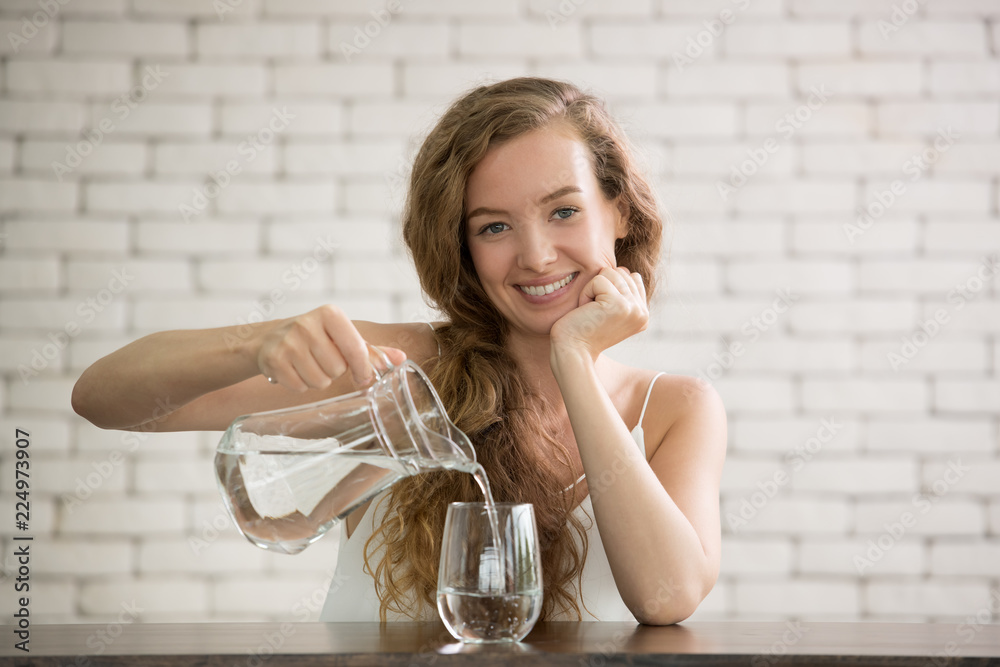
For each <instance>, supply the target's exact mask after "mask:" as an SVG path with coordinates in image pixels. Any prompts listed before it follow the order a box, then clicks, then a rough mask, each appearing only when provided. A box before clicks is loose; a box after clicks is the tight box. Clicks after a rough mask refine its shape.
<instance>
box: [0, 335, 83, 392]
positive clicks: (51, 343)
mask: <svg viewBox="0 0 1000 667" xmlns="http://www.w3.org/2000/svg"><path fill="white" fill-rule="evenodd" d="M66 341H67V336H66V334H65V333H63V334H62V335H61V336H60V335H58V332H57V333H56V334H55V335H54V336H53V338H49V337H48V336H47V335H46V336H42V335H37V336H30V337H29V336H24V335H19V336H15V335H12V334H8V335H6V336H4V337H3V338H0V352H2V355H0V368H2V369H4V370H6V371H9V372H10V373H11V374H12V375H13V374H15V373H16V374H17V376H18V379H20V380H21V381H22V382H30V381H31V380H32V379H33V378H36V377H42V376H44V377H56V376H58V375H60V374H61V373H63V372H64V371H65V370H66V358H67V356H68V354H67V352H66ZM36 373H37V375H36Z"/></svg>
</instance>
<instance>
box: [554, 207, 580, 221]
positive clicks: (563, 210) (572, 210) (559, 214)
mask: <svg viewBox="0 0 1000 667" xmlns="http://www.w3.org/2000/svg"><path fill="white" fill-rule="evenodd" d="M576 212H577V209H575V208H572V207H569V206H567V207H565V208H558V209H556V212H555V215H556V217H557V218H559V219H560V220H569V218H570V216H572V215H573V214H574V213H576ZM563 214H565V215H563Z"/></svg>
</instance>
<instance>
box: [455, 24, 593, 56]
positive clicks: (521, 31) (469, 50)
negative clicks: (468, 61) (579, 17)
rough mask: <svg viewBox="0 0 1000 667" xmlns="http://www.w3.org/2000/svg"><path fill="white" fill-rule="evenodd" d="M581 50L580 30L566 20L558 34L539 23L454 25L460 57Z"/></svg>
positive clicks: (560, 53) (580, 52)
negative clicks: (456, 26) (456, 27)
mask: <svg viewBox="0 0 1000 667" xmlns="http://www.w3.org/2000/svg"><path fill="white" fill-rule="evenodd" d="M583 52H584V34H583V30H582V29H581V27H580V26H579V25H577V24H574V23H570V22H567V23H564V24H562V25H560V26H559V31H558V33H554V32H553V31H552V29H551V28H550V27H549V26H548V25H545V24H539V23H511V22H505V21H504V22H502V21H490V22H489V23H485V22H481V21H468V22H464V23H462V24H460V25H459V26H458V54H459V56H460V57H466V56H473V57H477V58H478V57H483V56H485V57H487V58H496V57H503V56H514V57H525V56H527V57H543V58H551V57H580V56H582V55H583Z"/></svg>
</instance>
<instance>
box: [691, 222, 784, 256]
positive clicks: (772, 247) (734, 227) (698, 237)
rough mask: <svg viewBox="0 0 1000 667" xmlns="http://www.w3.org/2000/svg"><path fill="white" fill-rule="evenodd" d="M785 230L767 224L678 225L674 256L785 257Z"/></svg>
mask: <svg viewBox="0 0 1000 667" xmlns="http://www.w3.org/2000/svg"><path fill="white" fill-rule="evenodd" d="M784 230H785V227H784V225H783V224H782V223H780V222H776V221H775V222H772V221H767V220H761V221H756V220H754V221H751V220H742V219H741V220H732V221H727V222H715V221H711V222H700V221H699V222H686V221H683V220H678V221H677V222H676V223H675V225H674V252H675V253H676V254H677V255H678V256H681V255H683V256H685V257H687V256H702V255H708V256H720V255H721V256H740V255H779V256H780V255H783V254H784V252H785V233H784Z"/></svg>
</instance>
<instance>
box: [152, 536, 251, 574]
mask: <svg viewBox="0 0 1000 667" xmlns="http://www.w3.org/2000/svg"><path fill="white" fill-rule="evenodd" d="M266 560H267V552H265V551H263V550H261V549H251V548H249V545H248V544H247V541H246V540H245V539H243V538H242V537H241V538H240V540H239V541H236V540H228V539H219V540H215V541H213V542H208V541H202V538H201V537H198V536H197V535H195V536H189V537H188V538H187V539H186V540H184V541H183V542H178V541H176V540H162V539H159V540H158V539H150V540H144V541H143V543H142V544H141V545H140V546H139V559H138V563H139V570H138V571H139V572H140V573H143V574H146V573H148V574H153V575H160V574H191V575H196V576H197V575H204V574H207V573H213V574H216V575H219V574H222V575H227V576H228V575H231V574H236V573H244V572H262V571H263V570H264V563H265V561H266Z"/></svg>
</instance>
